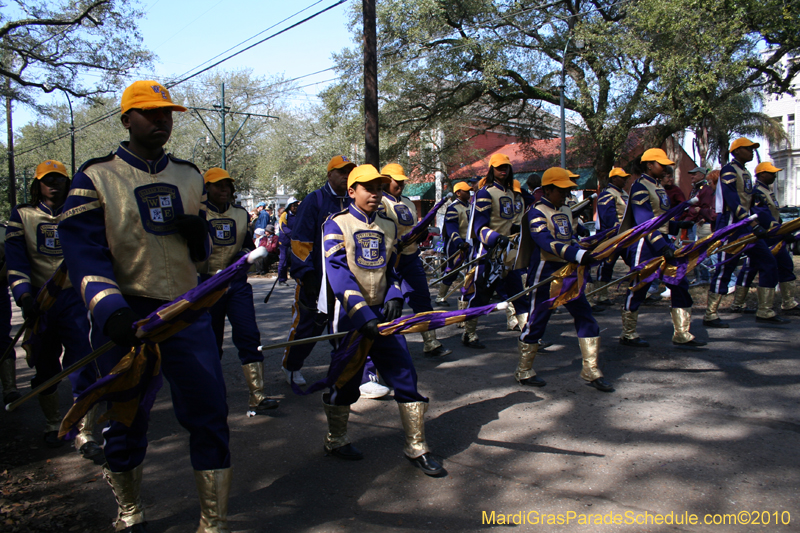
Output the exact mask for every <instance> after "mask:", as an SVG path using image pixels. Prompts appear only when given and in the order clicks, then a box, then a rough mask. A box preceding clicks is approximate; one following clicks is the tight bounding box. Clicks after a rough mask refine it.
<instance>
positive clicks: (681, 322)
mask: <svg viewBox="0 0 800 533" xmlns="http://www.w3.org/2000/svg"><path fill="white" fill-rule="evenodd" d="M670 313H671V314H672V328H673V329H674V333H673V335H672V344H680V345H681V346H705V345H706V343H705V342H702V341H698V340H697V339H695V338H694V335H692V334H691V333H689V328H690V326H691V324H692V308H691V307H673V308H672V309H670Z"/></svg>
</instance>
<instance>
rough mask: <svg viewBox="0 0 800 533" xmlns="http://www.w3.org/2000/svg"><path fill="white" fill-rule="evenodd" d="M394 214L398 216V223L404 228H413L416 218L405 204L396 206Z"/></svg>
mask: <svg viewBox="0 0 800 533" xmlns="http://www.w3.org/2000/svg"><path fill="white" fill-rule="evenodd" d="M394 212H395V214H396V215H397V222H398V223H399V224H401V225H403V226H413V225H414V217H413V215H412V214H411V210H410V209H409V208H408V206H406V205H404V204H395V206H394Z"/></svg>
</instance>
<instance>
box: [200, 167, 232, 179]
mask: <svg viewBox="0 0 800 533" xmlns="http://www.w3.org/2000/svg"><path fill="white" fill-rule="evenodd" d="M222 180H231V181H233V178H232V177H231V175H230V174H228V171H227V170H225V169H222V168H219V167H211V168H209V169H208V170H206V173H205V174H203V183H216V182H218V181H222Z"/></svg>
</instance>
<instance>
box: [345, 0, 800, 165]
mask: <svg viewBox="0 0 800 533" xmlns="http://www.w3.org/2000/svg"><path fill="white" fill-rule="evenodd" d="M752 3H753V4H754V3H755V2H752ZM761 3H762V4H767V5H770V6H771V7H772V8H774V9H776V11H777V12H779V13H787V16H791V15H792V14H795V13H797V9H798V7H797V5H796V4H797V2H794V3H791V4H793V5H792V6H790V7H786V6H785V5H784V3H783V2H778V1H773V0H766V1H765V2H761ZM751 7H753V6H750V5H749V3H748V2H740V1H739V0H733V1H731V0H673V1H670V2H663V1H662V0H630V1H625V0H622V1H620V0H570V1H555V2H546V3H542V2H533V1H525V0H523V1H517V2H505V1H497V0H495V1H492V0H438V1H437V0H387V1H384V2H380V3H379V4H378V26H379V28H378V39H379V65H380V67H381V73H380V76H381V78H380V82H379V83H380V85H379V88H380V92H381V95H382V108H381V112H382V115H381V121H382V122H381V124H382V127H385V128H387V131H388V133H389V137H390V138H392V142H393V144H391V145H389V146H388V147H387V148H386V154H387V156H392V155H397V154H402V153H404V152H408V151H412V152H414V151H416V150H417V146H416V145H414V144H413V143H416V142H419V138H420V135H421V134H422V133H423V132H425V131H428V130H432V129H434V128H440V127H442V126H443V125H447V124H450V125H451V126H449V127H450V129H451V130H452V131H453V133H451V135H450V137H451V139H452V140H453V141H454V142H456V143H458V142H460V141H462V140H463V139H464V136H459V135H458V134H455V132H456V131H457V126H455V125H457V124H461V125H464V124H470V125H476V126H478V127H484V128H489V127H491V128H494V127H505V128H507V129H509V130H510V131H512V132H513V133H515V134H517V135H522V136H524V137H529V138H536V137H539V138H541V137H553V136H557V133H556V131H554V130H555V127H554V126H555V124H556V122H555V121H554V118H553V115H552V114H553V113H556V112H557V107H556V106H558V104H559V93H560V85H561V72H562V65H563V66H564V72H565V76H566V87H565V106H566V108H567V109H568V110H569V111H570V114H571V116H572V117H573V119H574V120H575V121H576V122H577V125H578V126H579V127H580V129H581V131H580V133H579V134H578V135H577V136H576V139H575V143H576V145H577V146H578V147H580V149H581V150H584V152H585V153H587V154H589V155H591V156H592V158H593V164H594V168H595V171H596V172H597V173H598V175H599V176H601V177H603V176H604V175H607V172H608V170H609V169H610V168H611V166H612V165H613V164H614V163H616V162H617V161H618V160H619V158H620V156H621V155H622V152H623V151H624V149H625V143H626V140H627V139H628V135H629V132H630V131H631V130H632V129H633V128H636V127H640V126H653V125H655V126H656V127H653V128H650V129H649V132H650V138H649V139H647V141H646V142H648V143H652V144H653V145H660V144H661V142H662V141H663V140H664V139H665V138H666V137H667V136H668V135H670V134H671V133H673V132H676V131H680V130H682V129H684V128H686V127H688V126H691V125H694V124H696V123H697V122H698V121H699V120H700V119H702V118H703V117H705V116H707V115H708V114H713V113H714V112H715V111H716V109H717V108H718V106H720V105H721V104H722V103H723V102H726V101H727V100H728V99H729V98H730V97H731V96H732V95H736V94H740V93H743V92H745V90H746V89H747V88H751V87H755V86H758V85H759V84H761V85H763V84H765V83H766V82H765V81H764V80H767V79H769V80H772V82H771V87H782V86H785V85H786V83H787V80H789V79H791V78H790V75H791V72H785V71H781V70H780V69H778V68H777V67H776V65H777V64H778V63H777V61H778V60H779V59H780V58H781V57H783V56H784V55H785V54H788V53H791V52H792V50H796V47H797V42H796V41H797V37H796V35H789V34H788V32H784V31H782V30H781V29H780V26H779V25H777V24H772V25H771V26H770V28H769V29H770V31H771V32H772V33H771V34H770V35H771V37H770V38H769V39H772V40H773V41H774V42H775V45H776V54H775V55H774V56H773V57H771V58H765V57H764V56H762V55H761V54H760V53H759V51H758V48H757V45H758V43H759V42H761V41H762V39H765V38H767V37H766V36H765V34H763V33H761V32H760V31H759V24H760V23H761V22H763V20H764V18H765V17H766V13H767V11H766V9H765V8H764V7H763V6H761V7H759V9H758V11H759V13H760V14H761V15H760V16H759V17H754V16H752V15H751V14H750V12H749V11H748V10H749V9H750V8H751ZM358 19H359V14H358V13H357V12H356V13H354V16H353V28H354V30H355V31H360V25H359V24H358ZM791 25H793V27H796V26H797V22H796V20H793V21H792V23H791ZM778 41H780V42H778ZM359 57H360V54H358V53H357V51H354V50H347V51H344V52H343V53H342V54H341V55H340V56H339V58H338V59H339V60H340V62H341V64H342V73H343V75H344V76H345V82H344V84H343V85H346V86H348V87H360V85H359V84H358V79H357V75H358V74H357V73H358V72H359V70H358V68H357V61H358V60H359ZM782 84H783V85H782ZM355 101H357V99H356V98H353V97H352V96H350V97H348V98H344V99H343V102H344V103H345V104H346V103H348V102H355ZM456 162H457V161H449V163H450V164H453V163H456Z"/></svg>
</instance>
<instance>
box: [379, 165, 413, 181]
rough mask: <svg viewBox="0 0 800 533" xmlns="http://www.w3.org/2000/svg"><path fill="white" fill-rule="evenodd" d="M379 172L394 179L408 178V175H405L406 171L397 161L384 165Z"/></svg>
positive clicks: (402, 179) (403, 179)
mask: <svg viewBox="0 0 800 533" xmlns="http://www.w3.org/2000/svg"><path fill="white" fill-rule="evenodd" d="M381 174H384V175H386V176H389V177H390V178H392V179H393V180H394V181H405V180H407V179H408V176H406V171H405V170H404V169H403V167H402V166H401V165H398V164H397V163H389V164H388V165H386V166H384V167H383V168H382V169H381Z"/></svg>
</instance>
